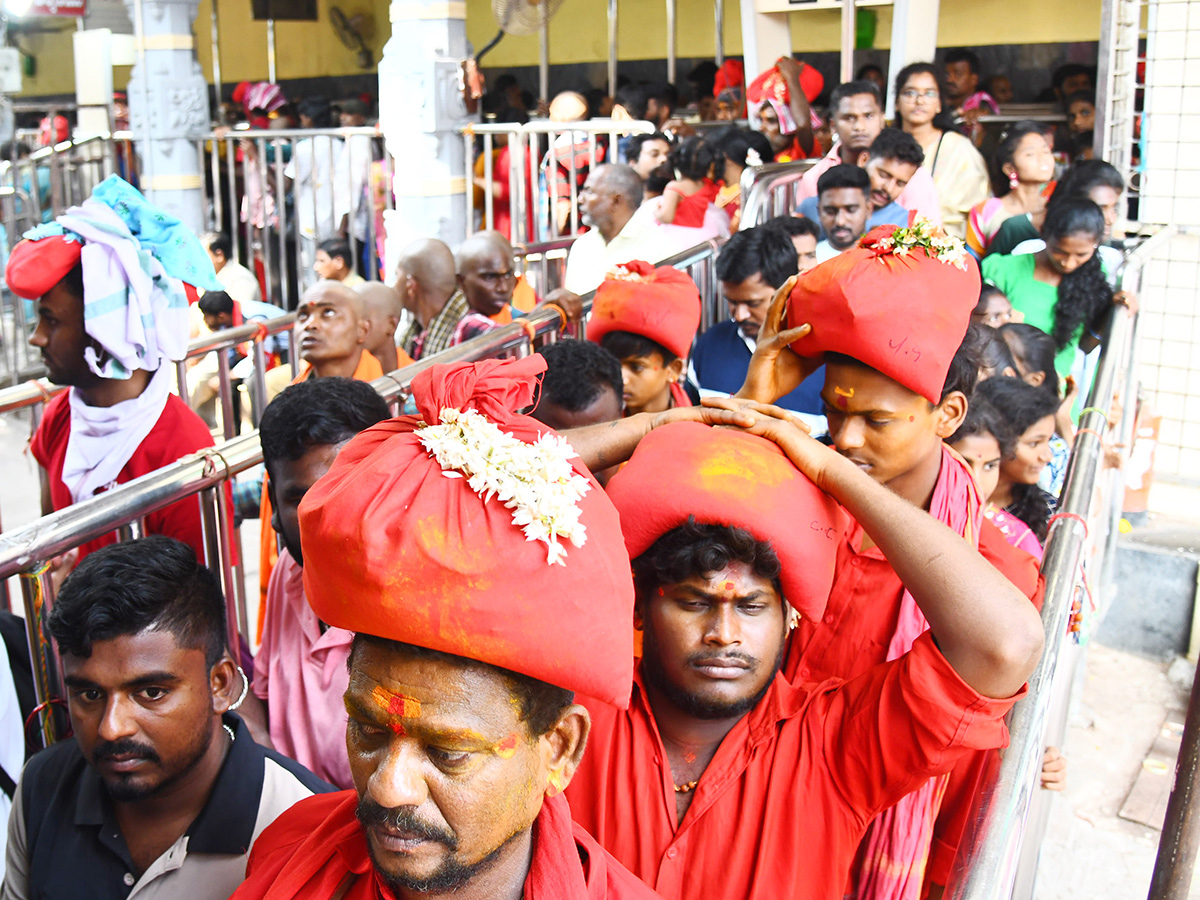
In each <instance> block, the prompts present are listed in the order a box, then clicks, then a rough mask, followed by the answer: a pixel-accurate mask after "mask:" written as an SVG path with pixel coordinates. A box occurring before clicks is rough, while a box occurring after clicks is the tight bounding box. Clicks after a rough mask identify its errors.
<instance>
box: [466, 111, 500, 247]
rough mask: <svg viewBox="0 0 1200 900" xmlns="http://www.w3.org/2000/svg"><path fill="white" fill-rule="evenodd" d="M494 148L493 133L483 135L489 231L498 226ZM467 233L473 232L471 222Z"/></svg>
mask: <svg viewBox="0 0 1200 900" xmlns="http://www.w3.org/2000/svg"><path fill="white" fill-rule="evenodd" d="M493 149H494V146H493V144H492V135H491V133H490V132H489V133H488V134H485V135H484V136H483V181H484V184H486V185H487V189H486V190H484V192H483V222H484V226H483V227H484V228H486V229H487V230H488V231H491V230H492V229H494V228H495V227H496V215H495V211H494V209H493V201H492V194H493V188H492V163H493V162H494V159H493V154H492V151H493ZM472 171H474V168H472ZM468 192H469V193H474V191H471V190H470V188H468ZM467 233H468V234H470V233H471V225H470V223H468V224H467Z"/></svg>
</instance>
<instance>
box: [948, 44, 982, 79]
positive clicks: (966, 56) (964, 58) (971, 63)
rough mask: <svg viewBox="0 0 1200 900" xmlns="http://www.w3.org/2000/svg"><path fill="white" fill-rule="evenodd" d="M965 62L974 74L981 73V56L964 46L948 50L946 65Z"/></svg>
mask: <svg viewBox="0 0 1200 900" xmlns="http://www.w3.org/2000/svg"><path fill="white" fill-rule="evenodd" d="M960 62H965V63H966V64H967V66H968V67H969V68H970V70H971V73H972V74H974V75H978V74H979V57H978V56H976V55H975V54H974V53H972V52H971V51H970V50H966V49H964V48H962V47H956V48H955V49H953V50H948V51H946V65H950V64H951V63H960Z"/></svg>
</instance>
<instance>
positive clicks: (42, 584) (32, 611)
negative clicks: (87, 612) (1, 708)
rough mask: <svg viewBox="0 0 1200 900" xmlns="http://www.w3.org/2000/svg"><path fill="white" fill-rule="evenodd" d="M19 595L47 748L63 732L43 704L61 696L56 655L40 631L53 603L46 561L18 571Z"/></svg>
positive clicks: (41, 725) (39, 719)
mask: <svg viewBox="0 0 1200 900" xmlns="http://www.w3.org/2000/svg"><path fill="white" fill-rule="evenodd" d="M21 596H22V598H23V599H24V601H25V634H26V636H27V637H28V638H29V659H30V662H31V663H32V666H33V691H34V696H35V697H36V698H37V702H38V705H39V706H40V707H41V712H40V713H39V716H38V735H39V736H40V738H41V741H42V746H43V747H49V746H50V745H51V744H53V743H54V742H55V741H57V740H59V739H60V738H61V737H62V735H61V734H59V728H58V724H59V723H58V722H57V721H56V719H55V716H54V708H53V707H52V706H49V705H43V704H49V703H50V702H51V701H52V700H61V699H64V697H63V686H62V678H61V675H60V673H59V669H58V654H57V653H55V651H54V645H53V644H52V643H51V642H50V641H48V640H47V639H46V636H45V632H44V631H43V630H42V621H43V620H44V619H45V617H46V615H47V614H48V613H49V612H50V610H51V608H52V607H53V606H54V586H53V585H52V584H51V583H50V565H49V563H38V564H36V565H34V566H32V567H30V568H29V569H27V570H26V571H24V572H22V573H21Z"/></svg>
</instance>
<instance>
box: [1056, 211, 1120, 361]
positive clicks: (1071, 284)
mask: <svg viewBox="0 0 1200 900" xmlns="http://www.w3.org/2000/svg"><path fill="white" fill-rule="evenodd" d="M1072 235H1087V236H1088V237H1090V238H1092V239H1093V240H1094V241H1095V242H1096V243H1097V244H1099V243H1100V242H1101V241H1102V240H1103V239H1104V213H1102V212H1101V211H1100V207H1098V206H1097V205H1096V204H1095V203H1093V202H1092V201H1091V200H1085V199H1072V200H1064V201H1062V202H1061V203H1056V204H1055V205H1054V206H1052V207H1051V206H1049V205H1048V206H1047V207H1046V220H1045V221H1044V222H1043V223H1042V238H1043V239H1044V240H1045V241H1046V246H1047V247H1049V245H1050V242H1051V241H1054V240H1059V239H1061V238H1065V237H1069V236H1072ZM1057 293H1058V301H1057V302H1056V303H1055V304H1054V328H1053V329H1052V330H1051V332H1050V336H1051V337H1052V338H1054V346H1055V347H1057V348H1058V349H1059V350H1062V349H1063V348H1064V347H1066V346H1067V345H1068V344H1070V343H1071V341H1072V340H1073V339H1074V337H1075V333H1076V332H1077V331H1078V330H1079V328H1080V326H1083V328H1084V330H1085V331H1091V332H1099V331H1100V328H1101V327H1102V326H1103V324H1104V314H1105V313H1106V312H1107V311H1108V308H1109V307H1110V306H1111V305H1112V298H1113V292H1112V287H1111V286H1110V285H1109V283H1108V279H1107V278H1105V277H1104V269H1103V268H1102V266H1101V265H1100V254H1099V253H1093V254H1092V257H1091V259H1089V260H1088V261H1087V262H1085V263H1084V264H1083V265H1082V266H1080V267H1079V268H1078V269H1076V270H1075V271H1074V272H1071V273H1069V274H1065V275H1063V276H1062V278H1061V279H1060V280H1059V282H1058V292H1057Z"/></svg>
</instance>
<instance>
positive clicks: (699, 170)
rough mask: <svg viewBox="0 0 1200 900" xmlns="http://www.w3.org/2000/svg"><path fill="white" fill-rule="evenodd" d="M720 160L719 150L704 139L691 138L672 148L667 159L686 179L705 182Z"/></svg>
mask: <svg viewBox="0 0 1200 900" xmlns="http://www.w3.org/2000/svg"><path fill="white" fill-rule="evenodd" d="M717 158H718V154H717V149H716V147H714V146H713V145H712V144H710V143H709V142H708V141H706V140H705V139H704V138H702V137H690V138H687V139H685V140H684V141H682V142H681V143H679V144H676V145H675V146H674V147H672V148H671V153H670V156H668V157H667V159H668V161H669V162H670V164H671V168H673V169H675V170H676V171H677V172H679V174H680V175H682V176H683V177H684V178H690V179H692V180H693V181H703V180H704V179H705V178H708V177H709V176H710V175H711V174H712V169H713V166H714V165H716V162H717Z"/></svg>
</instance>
